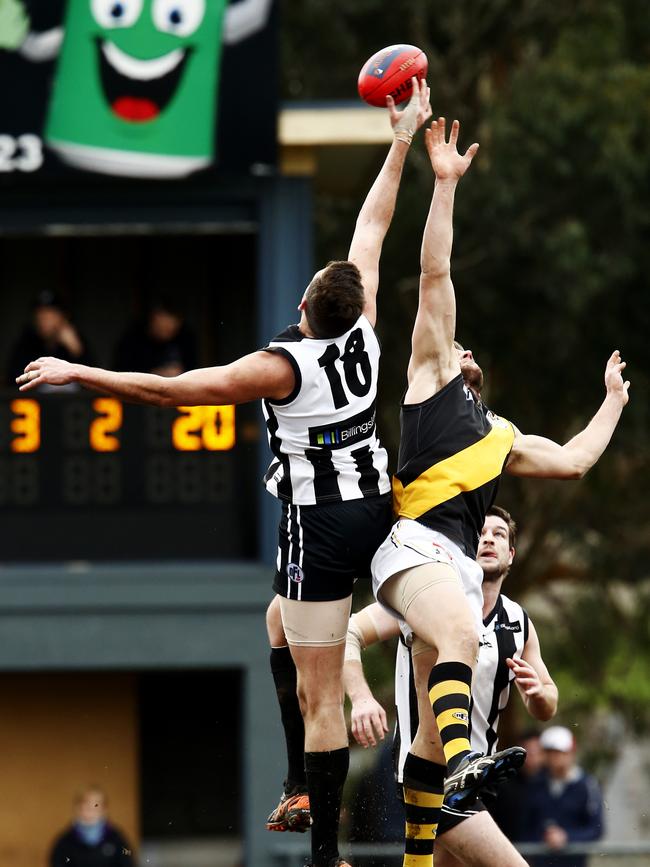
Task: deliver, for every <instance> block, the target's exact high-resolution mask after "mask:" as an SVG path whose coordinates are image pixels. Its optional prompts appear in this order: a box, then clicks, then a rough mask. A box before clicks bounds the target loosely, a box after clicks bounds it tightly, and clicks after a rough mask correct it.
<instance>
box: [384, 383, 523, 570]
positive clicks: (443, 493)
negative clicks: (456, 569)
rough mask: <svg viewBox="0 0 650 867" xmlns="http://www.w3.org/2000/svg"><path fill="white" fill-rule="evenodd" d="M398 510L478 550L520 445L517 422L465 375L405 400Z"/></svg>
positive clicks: (470, 551)
mask: <svg viewBox="0 0 650 867" xmlns="http://www.w3.org/2000/svg"><path fill="white" fill-rule="evenodd" d="M400 425H401V439H400V449H399V461H398V466H399V469H398V471H397V473H396V474H395V476H394V478H393V500H394V506H395V512H396V514H397V515H399V517H401V518H413V519H415V520H417V521H419V522H420V523H422V524H425V525H426V526H427V527H431V529H433V530H438V531H439V532H441V533H444V534H445V535H446V536H448V537H449V538H450V539H451V540H452V541H453V542H456V544H457V545H459V546H460V547H461V548H462V549H463V550H464V551H465V553H466V554H467V555H468V556H470V557H474V556H476V549H477V546H478V540H479V536H480V533H481V529H482V528H483V522H484V520H485V513H486V511H487V510H488V509H489V508H490V506H491V505H492V503H493V502H494V499H495V497H496V494H497V488H498V486H499V478H500V476H501V473H502V472H503V467H504V464H505V461H506V458H507V457H508V454H509V453H510V449H511V448H512V443H513V441H514V438H515V432H514V428H513V426H512V424H511V423H510V422H509V421H507V420H506V419H504V418H499V416H497V415H494V413H492V412H491V411H490V410H489V409H488V408H487V407H486V406H485V405H484V404H483V403H482V401H480V400H477V399H476V398H475V396H474V394H473V392H472V391H471V390H470V389H469V388H468V387H467V386H466V385H465V384H464V382H463V377H462V376H461V375H460V374H459V375H458V376H457V377H455V379H452V380H451V382H449V383H447V385H446V386H445V387H444V388H442V389H440V391H439V392H437V394H434V395H433V397H430V398H429V399H428V400H425V401H423V402H422V403H414V404H402V408H401V413H400Z"/></svg>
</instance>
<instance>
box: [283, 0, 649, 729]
mask: <svg viewBox="0 0 650 867" xmlns="http://www.w3.org/2000/svg"><path fill="white" fill-rule="evenodd" d="M283 39H284V46H283V51H284V63H283V68H284V73H283V74H284V81H283V87H284V93H285V96H286V98H298V99H301V100H319V99H355V98H356V78H357V74H358V70H359V68H360V66H361V64H362V62H363V61H364V60H365V59H366V58H367V57H368V56H370V55H371V54H372V53H373V52H374V51H376V50H377V49H378V48H380V47H382V46H383V45H386V44H391V43H394V42H397V41H402V42H411V43H414V44H417V45H420V46H421V47H422V48H423V49H424V50H425V51H426V53H427V55H428V57H429V61H430V65H429V70H430V71H429V76H428V77H429V82H430V84H431V88H432V104H433V108H434V112H435V113H436V114H444V115H446V116H447V117H449V118H450V117H458V118H459V119H460V120H461V124H462V130H461V137H462V143H463V144H464V145H465V146H467V145H469V144H470V143H471V142H472V141H473V140H475V139H476V140H477V141H479V142H480V143H481V150H480V152H479V154H478V157H477V159H476V160H475V162H474V165H473V166H472V169H471V171H470V172H469V174H468V176H467V177H466V178H465V179H464V180H463V181H462V183H461V187H460V189H459V192H458V195H457V207H456V226H455V230H456V236H455V250H454V259H453V262H452V268H453V277H454V283H455V286H456V291H457V297H458V336H459V339H460V340H461V341H463V342H464V344H465V345H466V346H470V347H471V348H472V350H473V351H474V353H475V355H476V356H477V359H478V361H479V363H480V364H481V365H482V367H483V369H484V371H485V374H486V382H487V387H486V392H485V396H486V399H487V401H488V403H489V404H490V405H491V406H493V407H494V408H495V409H496V410H497V411H498V412H499V413H500V414H502V415H505V416H506V417H508V418H510V419H512V420H513V421H514V422H515V424H517V426H518V427H519V428H520V429H521V430H522V431H524V432H529V433H539V434H544V435H547V436H550V437H552V438H554V439H556V440H558V441H560V442H565V441H566V440H567V439H569V438H570V437H571V436H572V434H573V433H575V432H576V431H578V430H580V429H581V428H582V427H583V426H584V424H585V423H586V422H587V421H588V420H589V417H590V416H591V415H592V414H593V413H594V412H595V410H596V408H597V407H598V405H599V403H600V401H601V400H602V397H603V394H604V387H603V373H604V368H605V361H606V359H607V357H608V356H609V354H610V352H611V351H612V350H613V349H615V348H618V349H620V350H621V352H622V353H623V356H624V358H625V359H626V360H627V362H628V370H627V375H628V376H629V378H630V380H631V381H632V389H631V401H630V404H629V406H628V407H627V408H626V410H625V413H624V417H623V420H622V422H621V424H620V426H619V429H618V430H617V431H616V433H615V436H614V439H613V442H612V444H611V446H610V448H609V449H608V451H607V453H606V455H605V456H604V457H603V459H602V460H601V462H600V463H599V464H598V465H597V467H596V468H595V469H594V470H592V471H591V472H590V474H589V475H588V476H587V478H586V479H585V480H583V481H580V482H571V483H558V482H538V481H523V482H522V481H515V480H511V479H509V480H506V481H505V482H504V484H503V488H502V492H501V496H500V498H499V501H500V502H501V503H502V504H503V505H505V506H507V507H508V508H510V510H511V511H512V512H513V514H514V515H515V516H516V517H517V519H518V521H519V523H520V525H521V529H522V533H521V545H520V550H519V553H518V563H517V566H516V568H515V570H513V575H512V578H510V579H509V582H510V586H509V591H510V592H511V593H513V595H515V596H516V595H518V594H520V593H521V592H522V591H523V590H528V589H530V588H536V589H538V590H539V589H540V588H546V587H548V588H549V589H548V598H549V604H550V606H551V612H552V611H553V610H555V614H552V613H551V616H549V618H548V621H547V623H548V628H545V622H542V623H541V626H542V630H541V631H542V641H543V643H544V644H545V645H546V651H547V655H548V654H549V652H550V648H552V647H554V646H555V647H559V648H560V651H558V655H557V656H554V657H553V662H554V663H555V665H556V668H557V670H558V671H559V677H560V680H561V681H562V682H563V683H564V682H565V681H566V683H565V685H566V687H567V689H566V690H565V701H566V702H567V705H566V706H567V707H568V709H569V711H570V712H571V713H573V712H574V711H575V712H576V713H580V712H585V711H586V710H587V709H588V708H589V707H590V703H591V702H592V701H593V700H594V697H595V695H596V694H598V695H599V696H601V697H602V698H601V699H600V700H601V701H603V702H610V703H611V704H612V705H619V704H623V705H624V706H625V708H626V710H627V711H628V713H629V715H630V718H631V719H640V718H641V716H643V714H644V713H645V710H644V708H645V706H647V698H648V696H647V682H646V681H647V678H646V677H645V676H644V675H643V672H644V671H645V672H647V670H648V666H649V664H650V648H649V646H648V644H649V643H648V635H647V629H646V631H645V632H644V628H643V624H642V623H641V622H640V621H639V619H638V618H637V619H634V618H633V622H632V621H631V620H630V617H631V616H632V615H627V614H626V615H625V616H623V614H622V613H621V610H620V605H619V603H618V597H617V591H616V590H614V589H612V588H613V587H617V588H618V587H620V583H621V582H622V583H623V584H626V585H632V586H634V585H636V586H637V589H638V606H639V610H643V611H646V613H647V604H648V601H647V593H646V594H645V595H644V593H645V591H644V590H643V589H642V586H641V585H642V582H644V581H646V580H648V579H649V578H650V575H649V574H648V573H649V570H648V566H647V564H648V562H649V561H650V505H649V498H648V495H647V491H648V488H649V487H650V462H649V459H648V431H649V429H650V418H649V397H650V388H649V385H650V383H649V376H648V370H649V368H648V364H647V342H648V334H649V332H650V303H649V292H648V290H649V282H650V279H649V277H648V275H649V274H650V225H649V224H650V204H649V202H648V193H649V192H650V148H648V147H647V142H648V140H649V139H650V16H648V13H647V4H646V3H645V2H643V0H576V2H574V3H571V4H554V3H544V2H542V0H522V2H520V3H517V4H513V3H510V2H508V0H466V2H464V3H455V4H443V3H425V2H419V3H418V2H415V3H414V2H412V0H410V2H408V3H407V2H405V0H395V2H393V3H391V4H390V6H389V7H388V6H387V5H386V4H385V3H381V2H379V0H356V2H355V3H347V2H346V3H344V2H341V0H327V2H326V0H301V3H299V4H297V3H296V4H293V3H285V4H284V23H283ZM375 168H376V167H375V166H373V169H372V170H373V171H374V170H375ZM361 180H363V184H362V185H361V184H360V192H359V196H358V197H356V198H354V200H353V199H352V198H351V199H350V200H341V199H340V198H334V197H332V196H328V195H327V191H324V192H323V193H322V194H321V195H320V196H319V197H318V215H317V219H318V243H319V251H318V252H319V259H322V260H327V259H328V258H332V257H334V256H345V255H346V251H347V244H348V243H349V238H350V235H351V230H352V226H353V224H354V217H355V215H356V210H357V208H358V207H359V204H360V198H361V196H362V195H363V192H362V191H361V187H362V186H364V187H365V186H367V184H369V183H370V181H371V180H372V178H371V177H370V176H369V177H367V178H364V179H361ZM431 185H432V178H431V171H430V168H429V166H428V161H427V159H426V157H425V155H424V151H423V148H422V144H421V142H419V143H417V144H416V145H415V146H414V148H413V153H412V154H411V155H410V157H409V165H408V166H407V169H406V171H405V176H404V182H403V186H402V191H401V192H400V200H399V204H398V210H397V213H396V217H395V222H394V225H393V227H392V228H391V232H390V234H389V237H388V239H387V243H386V246H385V253H384V258H383V260H382V286H383V289H382V296H381V302H380V332H381V337H382V343H383V348H384V366H383V373H382V376H383V386H382V387H383V392H382V405H381V417H382V431H383V436H384V439H385V440H386V441H387V443H388V445H389V447H390V449H391V451H392V452H393V454H395V453H396V447H397V443H398V437H399V430H398V417H397V403H398V400H399V398H400V395H401V393H402V391H403V388H404V382H405V376H404V374H405V370H406V363H407V358H408V351H409V337H410V329H411V326H412V322H413V317H414V313H415V308H416V304H417V281H418V257H419V243H420V237H421V232H422V227H423V224H424V219H425V215H426V210H427V208H428V203H429V198H430V191H431ZM558 579H568V580H574V581H576V582H582V585H581V586H582V590H581V591H580V592H581V594H582V595H581V596H580V602H579V604H578V602H576V604H573V603H571V604H568V603H566V600H565V599H564V597H562V599H563V600H564V601H558V598H556V596H555V595H554V592H553V582H557V581H558ZM560 622H561V623H562V624H563V627H562V629H561V630H560V629H559V628H558V629H556V627H555V626H554V625H553V624H554V623H555V624H559V623H560ZM646 622H647V621H646ZM595 623H597V624H598V632H597V633H596V635H594V634H593V625H594V624H595ZM621 624H624V626H622V625H621ZM601 629H602V632H601V631H600V630H601ZM623 631H624V632H625V634H624V636H623V635H622V633H623ZM614 634H616V636H617V637H616V638H615V639H614V638H612V637H611V636H612V635H614ZM601 636H602V637H601ZM554 640H556V641H555V645H554ZM600 641H602V644H603V646H602V647H601V646H598V647H596V646H595V644H594V642H600ZM581 642H582V644H581ZM551 652H553V651H551ZM577 660H579V663H578V662H577ZM572 684H573V685H572ZM579 684H582V686H581V687H580V689H578V685H579ZM581 690H582V691H581ZM570 696H574V697H575V700H574V698H569V697H570Z"/></svg>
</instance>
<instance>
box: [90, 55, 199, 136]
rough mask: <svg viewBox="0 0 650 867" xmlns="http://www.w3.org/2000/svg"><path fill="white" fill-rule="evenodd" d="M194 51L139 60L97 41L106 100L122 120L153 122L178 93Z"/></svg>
mask: <svg viewBox="0 0 650 867" xmlns="http://www.w3.org/2000/svg"><path fill="white" fill-rule="evenodd" d="M190 51H191V49H182V48H176V49H175V50H174V51H170V52H168V53H167V54H163V55H162V56H161V57H154V58H152V59H151V60H140V59H139V58H137V57H133V55H131V54H126V52H124V51H122V49H121V48H118V47H117V45H116V44H115V43H114V42H109V41H107V40H106V41H105V40H101V39H98V40H97V53H98V55H99V67H100V73H101V81H102V88H103V90H104V96H105V97H106V100H107V102H108V104H109V105H110V107H111V111H112V112H113V113H114V114H115V115H117V117H119V118H121V119H122V120H126V121H130V122H131V123H145V122H146V121H150V120H154V119H155V118H157V117H158V115H159V114H160V112H161V111H162V110H163V109H164V108H165V106H166V105H167V104H168V102H169V101H170V100H171V98H172V97H173V95H174V93H176V89H177V87H178V83H179V81H180V79H181V76H182V74H183V69H184V67H185V64H186V63H187V60H188V58H189V56H190Z"/></svg>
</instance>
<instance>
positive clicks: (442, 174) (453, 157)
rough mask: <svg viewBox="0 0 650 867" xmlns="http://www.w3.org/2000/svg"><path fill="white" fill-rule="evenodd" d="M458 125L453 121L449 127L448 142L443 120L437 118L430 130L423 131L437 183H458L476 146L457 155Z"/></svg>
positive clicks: (468, 165)
mask: <svg viewBox="0 0 650 867" xmlns="http://www.w3.org/2000/svg"><path fill="white" fill-rule="evenodd" d="M459 130H460V123H459V122H458V121H457V120H455V121H454V122H453V123H452V125H451V132H450V133H449V141H447V135H446V131H445V119H444V117H439V118H438V120H434V121H433V123H432V124H431V128H430V129H427V130H426V131H425V134H424V135H425V141H426V146H427V151H428V153H429V158H430V160H431V166H432V167H433V171H434V172H435V174H436V180H438V181H458V180H459V179H460V178H462V176H463V175H464V174H465V172H466V171H467V169H468V168H469V167H470V165H471V162H472V160H473V159H474V156H475V155H476V151H477V150H478V144H477V143H476V142H474V144H473V145H470V146H469V147H468V148H467V151H466V152H465V153H464V154H459V153H458V150H457V149H456V143H457V141H458V131H459Z"/></svg>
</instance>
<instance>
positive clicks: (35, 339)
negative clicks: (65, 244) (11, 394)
mask: <svg viewBox="0 0 650 867" xmlns="http://www.w3.org/2000/svg"><path fill="white" fill-rule="evenodd" d="M42 355H56V356H57V357H58V358H64V359H65V360H66V361H71V362H76V363H78V364H92V363H93V359H92V355H91V353H90V352H89V351H88V347H87V344H86V341H85V340H84V339H83V338H82V337H81V335H80V334H79V331H78V330H77V328H76V327H75V325H74V324H73V323H72V320H71V319H70V316H69V314H68V311H67V310H66V307H65V305H64V303H63V301H62V300H61V299H60V298H59V296H58V295H56V294H55V293H54V292H51V291H50V290H49V289H47V290H44V291H42V292H39V293H38V295H37V296H36V303H35V304H34V311H33V314H32V320H31V322H30V323H29V325H28V326H27V327H26V328H25V330H24V331H23V333H22V335H21V336H20V337H19V338H18V340H17V342H16V343H15V344H14V346H13V348H12V350H11V352H10V354H9V368H8V371H7V373H8V381H9V382H13V381H14V380H15V378H16V377H17V376H19V375H20V373H21V372H22V371H23V370H24V369H25V365H27V364H29V362H30V361H31V360H32V359H33V358H39V357H40V356H42ZM46 388H47V386H46ZM75 388H76V387H75Z"/></svg>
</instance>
